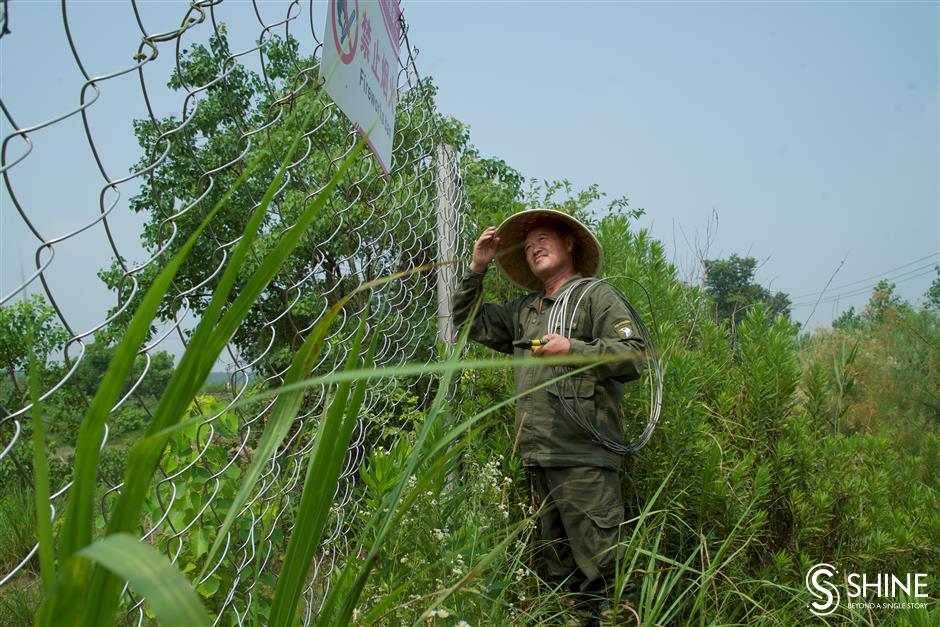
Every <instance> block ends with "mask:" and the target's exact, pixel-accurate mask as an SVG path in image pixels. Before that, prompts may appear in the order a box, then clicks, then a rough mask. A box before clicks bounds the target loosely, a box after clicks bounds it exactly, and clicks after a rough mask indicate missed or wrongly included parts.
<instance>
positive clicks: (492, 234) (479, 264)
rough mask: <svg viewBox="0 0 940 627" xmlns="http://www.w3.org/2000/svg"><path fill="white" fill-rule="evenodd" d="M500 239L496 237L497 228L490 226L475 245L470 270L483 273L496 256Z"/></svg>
mask: <svg viewBox="0 0 940 627" xmlns="http://www.w3.org/2000/svg"><path fill="white" fill-rule="evenodd" d="M498 243H499V238H498V237H496V227H495V226H490V227H487V228H486V230H484V231H483V234H482V235H480V238H479V239H478V240H477V241H476V242H474V244H473V260H472V261H471V262H470V270H472V271H473V272H483V271H484V270H486V267H487V266H488V265H490V262H491V261H493V257H495V256H496V244H498Z"/></svg>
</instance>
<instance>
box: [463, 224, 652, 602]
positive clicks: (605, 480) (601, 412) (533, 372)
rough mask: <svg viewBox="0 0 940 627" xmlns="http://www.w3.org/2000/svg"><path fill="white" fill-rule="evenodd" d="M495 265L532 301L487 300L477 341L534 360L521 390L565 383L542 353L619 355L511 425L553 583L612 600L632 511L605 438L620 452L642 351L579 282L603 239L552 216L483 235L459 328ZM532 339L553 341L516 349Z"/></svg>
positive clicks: (552, 388) (588, 273)
mask: <svg viewBox="0 0 940 627" xmlns="http://www.w3.org/2000/svg"><path fill="white" fill-rule="evenodd" d="M494 258H495V259H496V262H497V264H498V265H499V266H500V269H501V270H502V271H503V272H504V273H505V274H506V275H507V276H508V277H509V278H510V279H511V280H512V281H513V282H515V283H516V284H518V285H520V286H521V287H523V288H525V289H526V290H528V293H527V294H526V295H525V296H521V297H519V298H517V299H515V300H512V301H509V302H507V303H483V304H482V305H481V307H480V309H479V312H478V314H477V317H476V318H475V319H474V320H473V321H472V327H471V330H470V337H471V339H474V340H476V341H478V342H481V343H482V344H485V345H486V346H489V347H490V348H493V349H495V350H497V351H500V352H503V353H510V354H515V355H516V356H518V357H525V356H531V357H532V359H531V362H532V363H531V365H528V364H527V365H525V366H519V367H516V368H515V373H514V374H515V384H516V391H517V392H523V391H526V390H529V389H531V388H533V387H534V386H536V385H538V384H540V383H544V382H545V381H548V380H549V379H552V378H554V377H556V376H558V372H559V369H558V368H553V367H551V366H546V365H542V364H539V358H540V357H544V356H550V355H588V356H601V355H605V356H606V355H614V356H616V357H617V359H616V360H614V361H607V362H605V363H603V364H600V365H598V366H595V367H594V368H592V369H590V370H588V371H585V372H583V373H580V374H578V375H575V376H573V377H571V378H570V379H566V380H564V382H563V384H553V385H549V386H548V387H546V388H543V389H541V390H536V391H534V392H532V393H531V394H529V395H527V396H525V397H523V398H521V399H520V400H518V401H517V402H516V423H515V434H516V437H515V439H516V443H517V444H518V448H519V451H520V453H521V456H522V460H523V464H524V465H525V466H526V467H527V469H528V470H529V472H530V476H531V478H532V482H533V486H534V488H535V492H536V494H537V496H538V498H539V500H540V503H542V504H543V508H542V510H541V512H542V513H541V515H540V528H541V536H542V539H543V541H544V542H546V550H545V551H544V556H545V561H546V565H547V569H548V574H549V576H550V577H551V578H554V579H557V580H559V581H565V582H566V583H567V585H568V586H569V587H571V588H572V589H574V590H580V591H582V592H585V593H589V594H593V595H598V596H601V597H607V596H608V594H609V592H608V589H609V587H610V586H611V585H612V584H613V575H614V567H615V561H616V558H617V553H616V550H614V549H613V547H615V546H616V545H617V543H618V539H619V526H620V524H621V523H623V520H624V512H623V500H622V494H621V489H620V477H619V471H620V465H621V455H620V454H618V453H616V452H614V451H613V450H611V449H610V447H609V446H608V445H606V444H605V442H606V443H609V442H617V443H619V444H620V445H622V444H623V437H624V436H623V425H622V416H621V410H620V404H621V401H622V399H623V384H624V382H626V381H630V380H633V379H637V378H639V376H640V374H641V373H642V370H643V365H644V363H645V355H644V344H643V341H642V339H640V337H639V336H638V334H637V333H636V332H635V329H636V327H635V326H634V321H633V320H632V319H631V316H630V314H629V312H628V309H627V307H626V305H625V304H624V301H623V299H622V297H621V296H620V295H619V293H617V291H616V290H615V289H614V288H612V287H611V286H610V285H608V284H606V283H601V284H597V285H594V286H592V287H591V288H590V289H587V288H588V286H587V285H586V284H584V283H583V282H582V283H580V284H577V285H576V282H577V281H578V280H579V279H582V278H584V277H592V276H596V274H597V272H598V271H599V270H600V267H601V264H602V261H603V255H602V252H601V249H600V245H599V244H598V242H597V239H596V238H595V237H594V235H593V234H592V233H591V232H590V230H589V229H588V228H587V227H585V226H584V225H583V224H582V223H581V222H579V221H578V220H576V219H574V218H572V217H571V216H568V215H567V214H564V213H561V212H558V211H552V210H548V209H535V210H529V211H523V212H521V213H518V214H515V215H513V216H511V217H510V218H508V219H507V220H505V221H504V222H503V223H502V224H501V225H500V227H499V228H498V229H497V228H496V227H492V226H491V227H489V228H487V229H486V230H484V231H483V233H482V234H481V235H480V237H479V239H478V240H477V241H476V243H475V244H474V246H473V259H472V261H471V263H470V271H469V272H468V273H467V274H466V275H465V276H464V277H463V279H462V281H461V284H460V287H459V288H458V290H457V292H456V293H455V295H454V303H453V310H454V322H455V324H456V325H457V326H462V325H463V324H465V323H466V322H467V319H468V317H469V315H470V313H471V311H472V310H473V307H474V305H475V303H476V301H477V300H478V299H479V298H480V296H481V294H482V290H483V278H484V274H485V272H486V270H487V267H488V266H489V264H490V262H491V261H493V259H494ZM572 286H575V287H574V288H573V289H574V292H573V293H572V294H571V295H570V298H569V299H568V303H569V305H568V306H569V308H570V307H573V303H576V302H578V307H577V311H573V312H570V315H569V316H568V319H567V320H566V321H565V323H566V326H565V327H564V328H562V329H560V330H561V331H562V332H561V333H548V320H549V316H550V315H551V313H552V309H553V307H556V306H558V307H561V306H562V305H560V304H557V303H558V299H559V298H560V297H562V296H563V295H564V294H565V291H566V290H568V289H569V288H571V287H572ZM585 289H587V291H586V292H583V290H585ZM582 293H583V296H584V298H583V299H580V302H579V296H580V295H582ZM532 339H539V340H542V341H544V340H547V343H544V344H543V345H540V346H539V347H538V348H536V349H535V350H532V351H531V352H530V350H529V349H528V348H523V347H520V346H518V345H517V346H513V342H517V343H520V342H519V341H520V340H532ZM572 414H578V415H580V416H581V417H582V418H583V419H584V420H587V421H588V422H589V423H590V425H591V427H592V429H591V430H590V431H589V430H588V429H585V428H584V426H583V424H581V423H583V422H584V420H581V421H579V420H575V419H574V418H575V416H573V415H572ZM598 436H601V437H598Z"/></svg>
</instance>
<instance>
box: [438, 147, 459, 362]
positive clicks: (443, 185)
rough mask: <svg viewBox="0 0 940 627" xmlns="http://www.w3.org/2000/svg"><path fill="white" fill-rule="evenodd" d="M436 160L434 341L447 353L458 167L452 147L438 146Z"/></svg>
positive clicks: (450, 339)
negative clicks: (438, 342) (437, 341)
mask: <svg viewBox="0 0 940 627" xmlns="http://www.w3.org/2000/svg"><path fill="white" fill-rule="evenodd" d="M436 158H437V262H438V264H441V265H438V267H437V339H438V340H439V341H441V342H443V343H444V345H445V346H446V347H447V349H450V348H452V347H453V346H454V343H455V341H456V335H455V333H454V320H453V316H452V312H451V308H450V299H451V295H452V294H453V293H454V288H455V287H456V283H457V268H456V266H455V265H454V264H452V263H446V262H448V261H451V260H453V259H455V258H456V257H457V238H458V235H459V222H458V216H457V206H456V199H457V184H458V181H457V164H456V153H455V151H454V148H453V146H449V145H447V144H440V145H438V146H437V149H436Z"/></svg>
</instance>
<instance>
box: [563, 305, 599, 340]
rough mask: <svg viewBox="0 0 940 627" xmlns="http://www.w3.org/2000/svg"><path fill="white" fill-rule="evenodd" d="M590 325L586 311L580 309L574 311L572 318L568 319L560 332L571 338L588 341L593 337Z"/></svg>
mask: <svg viewBox="0 0 940 627" xmlns="http://www.w3.org/2000/svg"><path fill="white" fill-rule="evenodd" d="M591 327H592V325H591V320H590V318H589V316H588V314H587V312H586V311H583V310H582V311H578V312H576V313H575V315H574V319H573V320H569V321H568V323H567V324H566V325H565V327H564V328H563V329H562V332H561V334H562V335H564V336H565V337H567V338H569V339H573V340H584V341H590V340H593V339H594V337H593V335H592V333H591V331H592V328H591Z"/></svg>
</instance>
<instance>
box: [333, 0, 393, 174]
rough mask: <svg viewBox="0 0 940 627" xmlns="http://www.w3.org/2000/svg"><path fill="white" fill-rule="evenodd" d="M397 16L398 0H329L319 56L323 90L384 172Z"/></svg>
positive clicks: (390, 121) (390, 132) (389, 144)
mask: <svg viewBox="0 0 940 627" xmlns="http://www.w3.org/2000/svg"><path fill="white" fill-rule="evenodd" d="M400 18H401V8H400V7H399V6H398V2H397V0H330V2H329V8H328V10H327V19H326V32H325V33H324V34H323V56H322V58H321V61H320V76H321V77H324V78H325V79H326V93H327V94H329V95H330V97H331V98H332V99H333V101H334V102H335V103H336V105H337V106H338V107H339V108H340V110H342V111H343V113H345V114H346V115H347V116H348V117H349V119H350V120H351V121H352V122H353V124H355V125H356V128H357V129H358V130H359V132H360V133H362V134H363V135H365V137H366V141H367V142H368V143H369V147H370V148H372V152H373V153H375V156H376V158H378V160H379V163H380V164H381V165H382V169H383V170H384V171H385V173H386V174H387V173H388V172H389V171H390V168H391V165H392V137H393V135H394V133H395V105H396V103H397V102H398V90H397V85H398V68H399V63H398V54H399V52H398V51H399V46H398V44H399V40H400V36H401V22H400Z"/></svg>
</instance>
